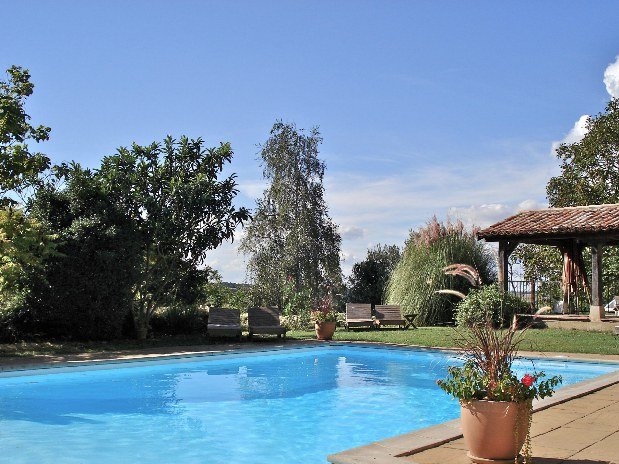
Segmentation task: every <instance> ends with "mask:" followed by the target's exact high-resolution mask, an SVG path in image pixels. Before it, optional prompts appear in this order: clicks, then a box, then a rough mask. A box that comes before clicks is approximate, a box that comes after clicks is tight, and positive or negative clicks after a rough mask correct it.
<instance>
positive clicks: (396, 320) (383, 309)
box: [374, 305, 406, 327]
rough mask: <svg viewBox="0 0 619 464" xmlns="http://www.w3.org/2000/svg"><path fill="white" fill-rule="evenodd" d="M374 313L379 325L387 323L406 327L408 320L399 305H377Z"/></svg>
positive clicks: (382, 325)
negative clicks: (403, 315)
mask: <svg viewBox="0 0 619 464" xmlns="http://www.w3.org/2000/svg"><path fill="white" fill-rule="evenodd" d="M374 314H375V316H376V322H377V324H376V325H377V326H378V327H384V326H387V325H397V326H398V327H406V320H405V319H404V318H403V317H402V311H401V310H400V307H399V306H398V305H376V306H374Z"/></svg>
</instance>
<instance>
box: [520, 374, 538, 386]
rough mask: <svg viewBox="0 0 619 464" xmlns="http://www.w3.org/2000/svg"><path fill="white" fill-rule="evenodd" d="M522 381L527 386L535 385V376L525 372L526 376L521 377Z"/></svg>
mask: <svg viewBox="0 0 619 464" xmlns="http://www.w3.org/2000/svg"><path fill="white" fill-rule="evenodd" d="M520 381H521V382H522V383H523V384H524V385H526V386H527V387H530V386H531V385H533V382H535V379H534V378H533V376H532V375H529V374H525V375H524V377H522V379H520Z"/></svg>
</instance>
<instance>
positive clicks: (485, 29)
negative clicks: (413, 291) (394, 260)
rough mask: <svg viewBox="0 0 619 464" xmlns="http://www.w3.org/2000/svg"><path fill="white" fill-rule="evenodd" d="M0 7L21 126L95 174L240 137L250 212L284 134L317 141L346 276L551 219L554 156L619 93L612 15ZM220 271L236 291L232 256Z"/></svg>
mask: <svg viewBox="0 0 619 464" xmlns="http://www.w3.org/2000/svg"><path fill="white" fill-rule="evenodd" d="M0 11H2V12H3V16H4V19H3V22H2V24H3V40H2V41H0V67H2V69H6V68H8V67H9V66H10V65H12V64H18V65H22V66H24V67H27V68H29V69H30V71H31V73H32V76H33V80H34V82H35V84H36V89H35V94H34V96H33V97H31V99H30V101H29V104H28V111H29V113H30V114H31V115H32V116H33V121H34V122H35V123H44V124H46V125H49V126H51V127H52V135H51V141H50V142H48V143H46V144H45V145H43V146H41V147H40V148H41V150H42V151H45V152H46V153H48V154H50V155H51V157H52V159H53V160H54V161H56V162H60V161H67V160H76V161H79V162H80V163H82V164H84V165H87V166H92V167H95V166H97V164H98V162H99V160H100V159H101V157H102V156H104V155H106V154H110V153H113V152H114V151H115V149H116V148H117V147H118V146H121V145H128V144H130V143H131V142H133V141H136V142H138V143H149V142H152V141H154V140H161V139H162V138H163V137H164V136H165V135H167V134H171V135H173V136H176V137H178V136H180V135H182V134H186V135H188V136H191V137H198V136H201V137H203V138H204V139H205V140H206V141H207V142H208V143H209V144H211V145H216V144H218V143H219V142H220V141H229V142H231V144H232V146H233V148H234V151H235V159H234V161H233V164H232V166H231V170H232V171H234V172H236V173H238V181H239V187H240V194H239V196H238V199H237V200H238V204H243V205H246V206H250V207H251V206H253V204H254V200H255V198H256V197H257V196H259V195H260V193H261V191H262V188H263V187H264V184H263V183H262V179H261V169H260V166H259V163H258V161H257V152H258V148H257V144H259V143H261V142H263V141H264V140H266V138H267V137H268V132H269V129H270V127H271V126H272V124H273V122H274V121H275V120H276V119H283V120H285V121H293V122H296V124H297V126H298V127H301V128H302V127H305V128H309V127H310V126H313V125H317V126H319V127H320V130H321V132H322V135H323V137H324V144H323V145H322V149H321V156H322V157H323V159H324V160H325V161H326V163H327V177H326V182H325V185H326V198H327V201H328V203H329V206H330V212H331V215H332V217H333V218H334V220H335V221H336V222H337V223H338V224H339V225H340V230H341V233H342V236H343V247H342V248H343V258H344V261H343V268H344V270H345V271H348V270H349V269H350V267H351V266H352V264H353V263H354V262H355V261H357V260H360V259H362V258H363V256H364V254H365V250H366V249H367V247H368V246H371V245H374V244H376V243H396V244H399V245H401V244H403V242H404V239H405V238H406V237H407V234H408V231H409V229H411V228H415V227H417V226H419V225H421V224H423V223H424V222H426V221H427V220H428V219H429V218H430V217H431V216H432V215H433V214H437V215H438V216H439V217H445V216H446V215H447V214H450V215H451V216H452V217H460V218H462V219H463V220H464V221H465V222H466V223H468V224H471V223H476V224H478V225H482V226H483V225H487V224H489V223H491V222H493V221H495V220H499V219H502V218H503V217H506V216H507V215H509V214H511V213H513V212H515V211H517V210H518V209H519V208H535V207H540V206H543V205H544V201H545V184H546V182H547V180H548V178H549V177H550V176H551V175H553V174H556V173H557V172H558V171H557V169H558V162H557V161H556V159H554V157H553V154H552V146H553V143H556V142H558V141H561V140H565V139H566V137H567V140H570V141H571V140H577V139H578V137H581V136H582V133H583V127H582V122H583V120H582V119H581V116H583V115H586V114H595V113H598V112H600V111H602V110H603V108H604V106H605V104H606V102H607V101H608V100H609V98H610V95H609V94H613V92H616V95H615V96H619V63H616V59H617V58H616V57H617V55H619V3H618V2H616V1H611V2H605V1H596V2H595V3H594V2H586V1H569V2H560V1H553V2H550V1H542V2H539V1H535V2H513V3H507V2H491V1H488V2H473V1H469V2H460V1H453V2H447V1H417V2H414V1H409V2H404V1H402V2H399V1H390V2H379V1H375V2H367V1H365V2H364V1H358V2H352V1H351V2H346V1H307V2H295V1H246V2H243V1H232V2H228V1H219V2H209V1H185V0H180V1H171V0H170V1H154V0H149V1H138V0H132V1H114V0H107V1H103V0H101V1H62V0H56V1H53V2H49V1H38V2H35V1H29V0H21V1H8V0H0ZM605 73H606V74H605ZM605 76H606V77H605ZM605 81H606V82H605ZM578 121H580V124H578V123H577V122H578ZM241 233H242V232H241ZM209 263H210V264H211V265H213V266H214V267H216V268H218V269H219V270H220V271H221V272H222V274H223V276H224V278H225V279H227V280H236V281H240V280H243V278H244V264H243V259H242V257H241V256H239V255H238V254H237V253H236V243H235V244H228V245H224V246H222V247H221V249H218V250H216V251H215V252H213V253H212V254H211V256H210V257H209Z"/></svg>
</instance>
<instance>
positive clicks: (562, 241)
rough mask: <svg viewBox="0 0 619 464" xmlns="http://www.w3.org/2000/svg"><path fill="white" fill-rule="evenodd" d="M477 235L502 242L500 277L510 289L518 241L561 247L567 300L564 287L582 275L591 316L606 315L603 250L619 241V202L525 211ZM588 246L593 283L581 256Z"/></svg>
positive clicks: (500, 243)
mask: <svg viewBox="0 0 619 464" xmlns="http://www.w3.org/2000/svg"><path fill="white" fill-rule="evenodd" d="M477 238H479V239H484V240H485V241H487V242H498V243H499V266H498V277H499V282H500V284H501V286H502V288H503V289H504V290H505V291H507V290H508V276H507V265H508V259H509V256H510V254H511V253H512V252H513V251H514V249H515V248H516V246H518V244H520V243H530V244H537V245H549V246H555V247H558V248H559V250H560V251H561V253H562V255H563V263H564V264H563V280H564V281H563V288H564V301H565V293H566V290H565V289H566V288H569V284H572V283H573V282H574V281H575V280H576V279H579V280H580V281H581V282H582V283H583V284H584V286H585V288H586V289H587V291H588V293H589V295H590V296H591V300H590V303H591V304H590V310H589V320H590V321H592V322H598V321H600V320H601V319H603V318H604V316H605V312H604V303H603V300H602V250H603V247H605V246H616V245H618V244H619V204H609V205H588V206H574V207H567V208H547V209H541V210H536V211H522V212H520V213H518V214H516V215H514V216H511V217H509V218H507V219H505V220H503V221H500V222H497V223H496V224H493V225H492V226H490V227H487V228H485V229H483V230H481V231H479V232H478V233H477ZM585 247H589V248H590V249H591V269H592V273H591V274H592V275H591V281H590V282H591V283H590V284H589V281H588V279H587V273H586V271H585V266H584V260H583V256H582V252H583V249H584V248H585ZM566 279H568V282H566ZM565 310H566V308H565V304H564V311H565Z"/></svg>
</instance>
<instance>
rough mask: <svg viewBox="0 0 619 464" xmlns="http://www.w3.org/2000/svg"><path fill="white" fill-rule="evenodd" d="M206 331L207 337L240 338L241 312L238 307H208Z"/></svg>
mask: <svg viewBox="0 0 619 464" xmlns="http://www.w3.org/2000/svg"><path fill="white" fill-rule="evenodd" d="M206 333H207V335H208V336H209V337H235V338H238V339H239V340H240V339H241V333H242V329H241V312H240V311H239V310H238V309H223V308H210V309H209V312H208V324H207V326H206Z"/></svg>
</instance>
